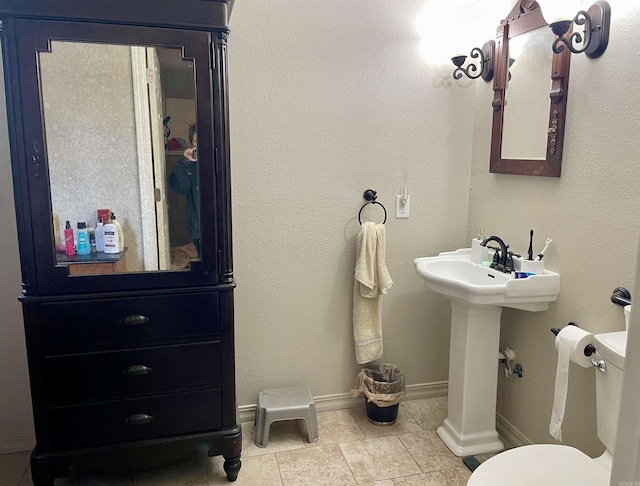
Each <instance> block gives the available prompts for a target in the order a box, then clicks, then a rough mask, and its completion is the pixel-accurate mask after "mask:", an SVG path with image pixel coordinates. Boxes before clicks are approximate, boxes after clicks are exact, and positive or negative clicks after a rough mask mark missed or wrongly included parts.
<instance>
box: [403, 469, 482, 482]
mask: <svg viewBox="0 0 640 486" xmlns="http://www.w3.org/2000/svg"><path fill="white" fill-rule="evenodd" d="M470 476H471V472H470V471H469V470H468V469H467V468H466V467H465V468H453V469H444V470H442V471H434V472H430V473H425V474H419V475H417V476H407V477H404V478H398V479H394V480H393V483H394V486H466V484H467V481H469V477H470Z"/></svg>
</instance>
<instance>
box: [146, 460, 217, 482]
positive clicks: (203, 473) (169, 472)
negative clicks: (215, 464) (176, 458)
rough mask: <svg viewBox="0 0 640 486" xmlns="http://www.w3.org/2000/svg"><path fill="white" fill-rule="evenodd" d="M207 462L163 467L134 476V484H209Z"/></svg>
mask: <svg viewBox="0 0 640 486" xmlns="http://www.w3.org/2000/svg"><path fill="white" fill-rule="evenodd" d="M208 468H209V466H208V465H207V464H193V465H191V466H188V467H181V468H171V469H161V470H158V471H150V472H147V473H144V474H139V475H137V476H135V477H134V479H133V485H134V486H208V484H209V480H208V478H207V470H208Z"/></svg>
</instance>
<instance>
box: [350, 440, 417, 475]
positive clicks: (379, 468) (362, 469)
mask: <svg viewBox="0 0 640 486" xmlns="http://www.w3.org/2000/svg"><path fill="white" fill-rule="evenodd" d="M340 449H342V454H343V455H344V457H345V459H346V460H347V464H349V467H350V468H351V471H353V475H354V476H355V478H356V480H357V481H358V483H367V482H369V483H371V482H375V481H381V480H383V479H391V478H397V477H400V476H407V475H410V474H419V473H420V472H421V471H420V468H419V467H418V465H417V464H416V462H415V461H414V460H413V459H412V458H411V456H410V455H409V453H408V452H407V450H406V449H405V448H404V446H403V445H402V443H401V442H400V440H399V439H398V437H397V436H390V437H376V438H372V439H365V440H358V441H353V442H345V443H343V444H340Z"/></svg>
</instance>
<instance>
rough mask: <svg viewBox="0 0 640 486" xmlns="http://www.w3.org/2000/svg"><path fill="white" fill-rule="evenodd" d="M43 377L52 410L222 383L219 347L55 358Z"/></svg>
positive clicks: (213, 344) (193, 346) (162, 348)
mask: <svg viewBox="0 0 640 486" xmlns="http://www.w3.org/2000/svg"><path fill="white" fill-rule="evenodd" d="M45 374H46V378H45V382H46V386H47V398H48V402H49V403H50V404H52V405H62V404H71V403H79V402H87V401H96V400H98V399H109V398H116V397H127V396H136V395H137V396H140V395H149V394H158V393H166V392H169V391H173V390H178V389H185V388H194V387H200V388H204V387H211V386H214V385H217V384H219V383H220V343H219V342H207V343H197V344H180V345H172V346H158V347H153V348H140V349H129V350H123V351H107V352H100V353H83V354H75V355H66V356H53V357H49V358H47V359H46V361H45Z"/></svg>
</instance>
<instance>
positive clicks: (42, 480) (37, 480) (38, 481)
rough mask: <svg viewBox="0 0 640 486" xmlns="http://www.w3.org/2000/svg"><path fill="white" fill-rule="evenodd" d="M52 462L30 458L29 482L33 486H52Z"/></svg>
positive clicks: (53, 477) (53, 475)
mask: <svg viewBox="0 0 640 486" xmlns="http://www.w3.org/2000/svg"><path fill="white" fill-rule="evenodd" d="M54 468H55V465H54V464H53V461H49V460H42V459H34V458H33V457H32V458H31V480H32V481H33V485H34V486H53V481H54V479H55V474H54Z"/></svg>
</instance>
